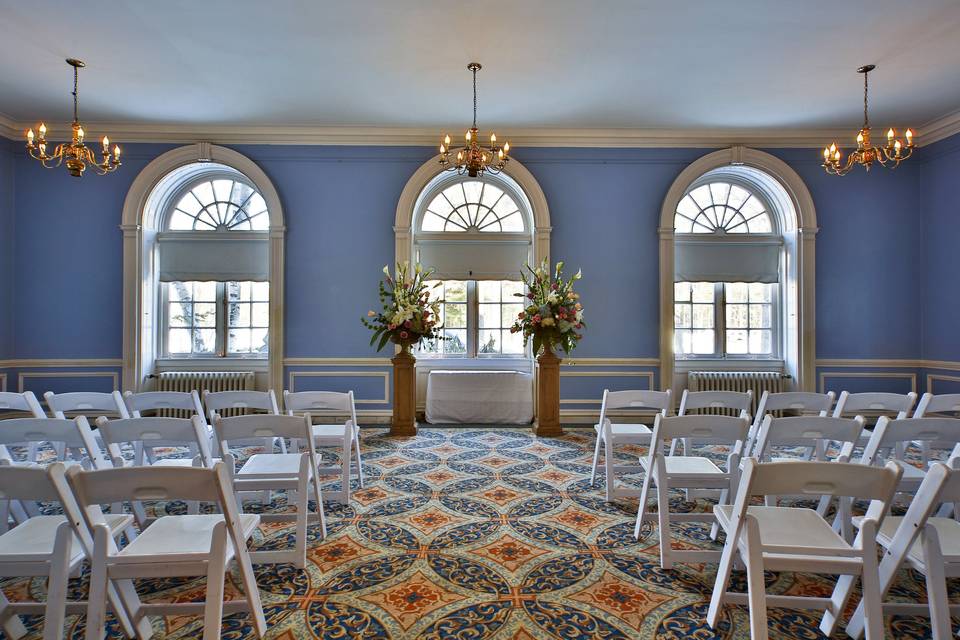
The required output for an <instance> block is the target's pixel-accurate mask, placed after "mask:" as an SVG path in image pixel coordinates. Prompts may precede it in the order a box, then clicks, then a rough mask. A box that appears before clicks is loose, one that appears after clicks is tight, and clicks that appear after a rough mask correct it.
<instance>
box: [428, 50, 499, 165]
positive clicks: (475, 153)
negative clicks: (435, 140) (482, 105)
mask: <svg viewBox="0 0 960 640" xmlns="http://www.w3.org/2000/svg"><path fill="white" fill-rule="evenodd" d="M481 68H482V67H481V66H480V63H479V62H471V63H470V64H468V65H467V69H469V70H470V71H472V72H473V126H472V127H470V129H469V130H468V131H467V133H466V134H465V135H464V138H465V139H466V142H467V144H466V146H464V147H460V148H459V149H457V150H456V155H455V156H454V160H452V161H451V159H450V156H451V154H453V153H454V150H452V149H451V148H450V136H449V135H445V136H444V137H443V142H441V143H440V164H441V165H442V166H443V167H445V168H446V170H447V171H456V172H457V173H458V174H459V175H463V174H467V175H468V176H470V177H471V178H476V177H477V176H481V175H483V173H484V172H485V171H489V172H490V173H492V174H494V175H496V174H498V173H500V172H501V171H502V170H503V168H504V166H506V164H507V162H509V161H510V158H509V157H508V154H509V153H510V143H509V142H504V143H503V146H502V147H501V146H498V145H497V134H495V133H491V134H490V145H489V146H485V145H482V144H480V130H479V129H477V71H479V70H480V69H481Z"/></svg>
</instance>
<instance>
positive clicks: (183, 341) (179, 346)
mask: <svg viewBox="0 0 960 640" xmlns="http://www.w3.org/2000/svg"><path fill="white" fill-rule="evenodd" d="M167 351H168V352H170V353H176V354H189V353H190V351H191V348H190V329H170V331H168V332H167Z"/></svg>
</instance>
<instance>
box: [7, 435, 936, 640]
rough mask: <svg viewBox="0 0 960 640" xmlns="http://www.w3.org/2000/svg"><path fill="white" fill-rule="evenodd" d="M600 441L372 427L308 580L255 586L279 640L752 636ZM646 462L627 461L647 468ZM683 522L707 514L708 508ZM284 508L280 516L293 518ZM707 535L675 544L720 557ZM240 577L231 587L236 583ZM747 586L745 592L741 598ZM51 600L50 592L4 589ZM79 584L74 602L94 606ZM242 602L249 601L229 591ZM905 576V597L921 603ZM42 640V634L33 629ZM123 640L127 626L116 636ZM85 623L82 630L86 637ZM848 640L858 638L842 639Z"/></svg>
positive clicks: (896, 625) (774, 583)
mask: <svg viewBox="0 0 960 640" xmlns="http://www.w3.org/2000/svg"><path fill="white" fill-rule="evenodd" d="M593 442H594V440H593V431H592V430H591V429H570V430H567V432H566V435H564V436H563V437H561V438H557V439H538V438H534V437H533V436H532V435H530V431H529V429H505V428H497V429H482V428H476V429H473V428H468V429H423V430H421V432H420V434H419V435H418V436H417V437H415V438H402V439H398V438H389V437H386V436H385V434H384V432H383V431H382V430H376V429H364V431H363V460H364V465H365V470H366V475H367V482H366V486H365V488H364V489H362V490H357V491H355V492H354V493H353V499H352V501H351V502H352V503H351V504H350V505H349V506H345V505H340V504H337V503H333V502H328V503H327V517H328V530H329V532H328V536H327V538H326V539H325V540H318V539H316V536H317V535H318V530H317V527H311V530H310V534H311V536H312V540H311V542H310V546H309V550H308V567H307V568H306V570H303V571H298V570H295V569H293V567H292V566H290V565H272V566H271V565H261V566H259V567H258V568H257V574H258V582H259V585H260V588H261V594H262V596H263V600H264V607H265V611H266V616H267V622H268V625H269V628H270V631H269V636H270V637H272V638H291V639H292V638H338V639H339V638H392V639H401V638H436V639H438V640H439V639H448V638H458V639H463V640H481V639H484V640H485V639H491V640H492V639H514V640H520V639H530V638H550V639H563V640H570V639H580V638H583V639H593V638H603V639H614V638H630V639H636V638H664V639H667V638H669V639H680V638H697V639H708V638H727V639H734V638H749V623H748V620H747V615H746V610H745V609H742V608H739V607H727V608H726V610H725V612H724V616H723V620H722V623H721V624H720V626H719V628H718V629H717V630H715V631H714V630H711V629H710V628H708V627H707V626H706V623H705V614H706V609H707V603H708V600H709V596H710V591H711V589H712V586H713V578H714V572H715V567H714V566H712V565H699V566H696V565H695V566H685V565H679V566H678V567H677V568H675V569H673V570H669V571H663V570H661V569H660V566H659V556H658V546H657V531H656V529H655V527H653V526H651V525H648V526H646V527H645V528H644V530H643V532H642V536H641V540H639V541H637V540H636V539H634V537H633V523H634V517H635V514H636V508H637V503H636V501H635V500H634V501H632V502H631V501H623V502H617V503H614V504H608V503H606V502H604V500H603V489H602V486H599V485H601V484H602V480H601V481H600V482H598V486H597V487H591V486H590V485H589V474H590V461H591V456H592V452H593ZM637 453H639V451H636V452H630V451H623V452H621V453H620V454H619V455H621V456H622V457H624V458H625V459H632V460H635V459H636V458H635V456H636V455H637ZM327 486H329V487H331V488H332V487H333V486H335V485H334V483H330V484H329V485H327ZM675 501H676V504H674V509H686V510H695V509H707V508H709V504H708V503H707V502H706V501H698V502H696V503H684V502H682V495H681V494H679V493H677V495H676V498H675ZM284 506H285V505H284V499H283V497H282V496H277V497H276V499H275V501H274V503H273V504H271V505H270V506H268V507H267V508H268V509H282V508H284ZM707 534H708V529H707V528H706V527H705V526H701V525H697V524H682V525H676V528H675V530H674V540H675V542H674V544H675V545H677V546H685V547H688V548H689V547H699V548H711V547H713V548H719V547H718V546H717V545H715V543H713V542H711V541H710V540H709V538H708V536H707ZM292 535H293V534H292V524H291V525H290V526H287V525H285V524H280V525H277V524H271V525H263V526H262V527H261V530H260V533H259V534H258V536H257V537H256V539H255V546H256V547H257V548H276V547H282V546H286V545H287V544H288V541H289V540H292ZM235 578H236V577H235V576H231V580H235ZM737 579H738V580H741V582H739V583H736V584H735V585H734V587H735V588H737V589H742V588H743V584H742V578H737ZM767 583H768V591H770V592H777V593H790V594H797V595H801V594H802V595H827V594H829V592H830V590H831V589H832V580H830V579H821V578H819V577H815V576H809V575H799V574H779V575H774V574H768V576H767ZM5 589H6V591H7V593H8V594H10V595H11V599H15V598H16V592H17V591H18V590H19V591H21V593H23V592H25V591H26V590H30V591H31V592H32V593H31V595H33V596H40V597H42V591H43V581H42V580H34V581H32V582H30V583H24V582H21V583H19V584H16V583H15V584H9V583H8V584H7V585H6V586H5ZM83 589H84V587H83V585H82V581H77V584H76V585H74V589H73V590H74V591H75V593H74V594H72V595H73V597H78V598H79V597H82V595H83ZM231 590H232V591H233V594H234V595H235V594H236V593H237V589H236V587H235V586H233V585H232V589H231ZM140 591H141V594H143V595H144V596H145V599H157V600H167V599H171V598H174V599H178V600H181V601H185V600H192V599H197V598H202V595H203V580H202V579H198V580H162V581H160V580H151V581H144V582H142V583H140ZM922 594H923V582H922V578H920V577H919V576H917V575H914V574H909V573H907V572H904V576H903V579H902V580H900V583H899V584H898V585H897V587H896V588H895V590H894V592H893V593H892V596H893V597H899V598H903V599H905V600H906V601H917V600H918V599H922ZM769 616H770V623H769V624H770V635H771V637H773V638H822V637H823V636H822V635H821V634H820V633H819V631H818V630H817V625H818V623H819V616H818V615H817V614H816V613H815V612H802V611H788V610H780V609H771V610H770V612H769ZM887 622H888V637H893V638H926V637H929V633H930V631H929V625H928V624H926V622H925V621H924V620H923V619H922V618H894V619H892V620H891V619H889V618H888V620H887ZM30 623H31V624H30V625H29V626H30V628H31V631H32V632H33V633H32V634H31V635H34V634H36V637H39V632H40V625H41V621H40V620H39V619H37V618H34V619H32V620H30ZM112 628H113V630H114V632H116V627H115V626H114V627H112ZM154 628H155V630H156V632H157V637H158V638H198V637H200V636H201V633H202V630H201V626H200V620H199V619H197V618H189V617H183V618H181V617H169V618H167V619H165V620H159V619H155V621H154ZM82 631H83V618H82V617H80V616H74V617H72V618H70V636H71V637H77V638H80V637H82ZM223 633H224V636H225V637H228V638H253V637H255V635H254V633H253V631H252V628H251V626H250V625H249V623H248V621H247V618H246V616H245V615H243V614H237V615H233V616H230V617H229V618H227V619H225V621H224V626H223ZM835 637H839V638H846V636H845V635H844V634H843V633H842V632H840V633H838V634H836V635H835Z"/></svg>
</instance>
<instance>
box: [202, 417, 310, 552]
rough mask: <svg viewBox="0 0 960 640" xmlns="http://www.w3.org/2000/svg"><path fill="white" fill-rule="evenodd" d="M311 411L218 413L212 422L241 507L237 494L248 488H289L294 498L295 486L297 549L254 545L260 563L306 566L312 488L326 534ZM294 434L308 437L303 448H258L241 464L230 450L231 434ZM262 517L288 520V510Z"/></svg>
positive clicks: (236, 437) (242, 436)
mask: <svg viewBox="0 0 960 640" xmlns="http://www.w3.org/2000/svg"><path fill="white" fill-rule="evenodd" d="M310 427H311V425H310V417H309V416H305V417H297V416H264V415H257V416H236V417H233V418H217V421H216V422H214V424H213V428H214V430H215V431H216V433H217V441H218V442H219V443H220V447H221V451H226V452H227V453H226V454H224V456H223V460H224V462H225V463H226V466H227V470H228V471H229V472H230V477H231V480H232V484H233V489H234V492H235V493H237V494H238V497H237V504H238V505H239V506H240V509H241V511H242V510H243V502H242V500H240V498H239V494H240V493H241V492H244V491H265V492H266V493H267V495H268V496H269V493H270V490H271V489H285V490H286V491H287V500H288V502H290V501H291V493H290V492H291V491H296V496H297V500H296V505H297V513H296V517H295V520H296V543H295V547H294V549H289V550H287V549H284V550H277V551H255V552H253V553H252V554H251V558H252V559H253V561H254V562H256V563H276V562H292V563H293V564H294V565H295V566H296V567H297V568H298V569H302V568H303V567H304V566H305V565H306V561H307V520H308V519H309V494H310V491H311V490H312V491H313V495H314V498H315V499H316V504H317V518H318V520H319V522H320V535H321V537H324V538H325V537H326V536H327V524H326V518H325V517H324V513H323V493H322V492H321V491H320V477H319V473H318V472H317V450H316V448H315V446H314V444H313V437H312V436H313V434H312V432H311V429H310ZM262 437H269V438H271V439H272V438H290V439H291V440H300V441H302V442H304V443H305V445H306V449H307V450H306V451H304V452H302V453H258V454H254V455H252V456H250V457H249V458H247V459H246V460H245V461H244V462H243V466H241V467H240V468H239V469H237V467H236V459H235V458H234V457H233V454H232V453H229V451H230V448H229V447H230V442H231V441H232V440H247V439H250V438H262ZM261 517H262V519H263V520H264V521H289V520H290V515H289V514H263V515H262V516H261Z"/></svg>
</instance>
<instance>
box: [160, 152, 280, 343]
mask: <svg viewBox="0 0 960 640" xmlns="http://www.w3.org/2000/svg"><path fill="white" fill-rule="evenodd" d="M159 215H160V218H159V220H160V224H159V228H160V233H158V234H157V266H158V269H157V277H158V280H159V283H160V286H159V307H160V308H159V314H158V316H159V323H157V334H158V335H157V345H158V347H159V348H158V355H159V357H160V358H166V359H171V360H174V359H184V358H266V357H267V355H268V353H269V332H270V283H269V232H268V229H269V227H270V212H269V211H268V210H267V204H266V201H265V200H264V198H263V196H262V195H261V194H260V193H259V192H258V191H257V189H256V187H255V186H254V184H253V182H252V181H251V180H250V179H249V178H247V177H246V176H244V175H243V174H242V173H240V172H239V171H237V170H236V169H233V168H231V167H228V166H226V165H220V164H216V163H194V164H191V165H187V166H185V167H181V168H179V169H177V170H176V171H175V172H173V173H172V174H171V175H170V176H168V184H167V185H166V188H165V191H164V197H163V200H162V201H161V203H160V205H159Z"/></svg>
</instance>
